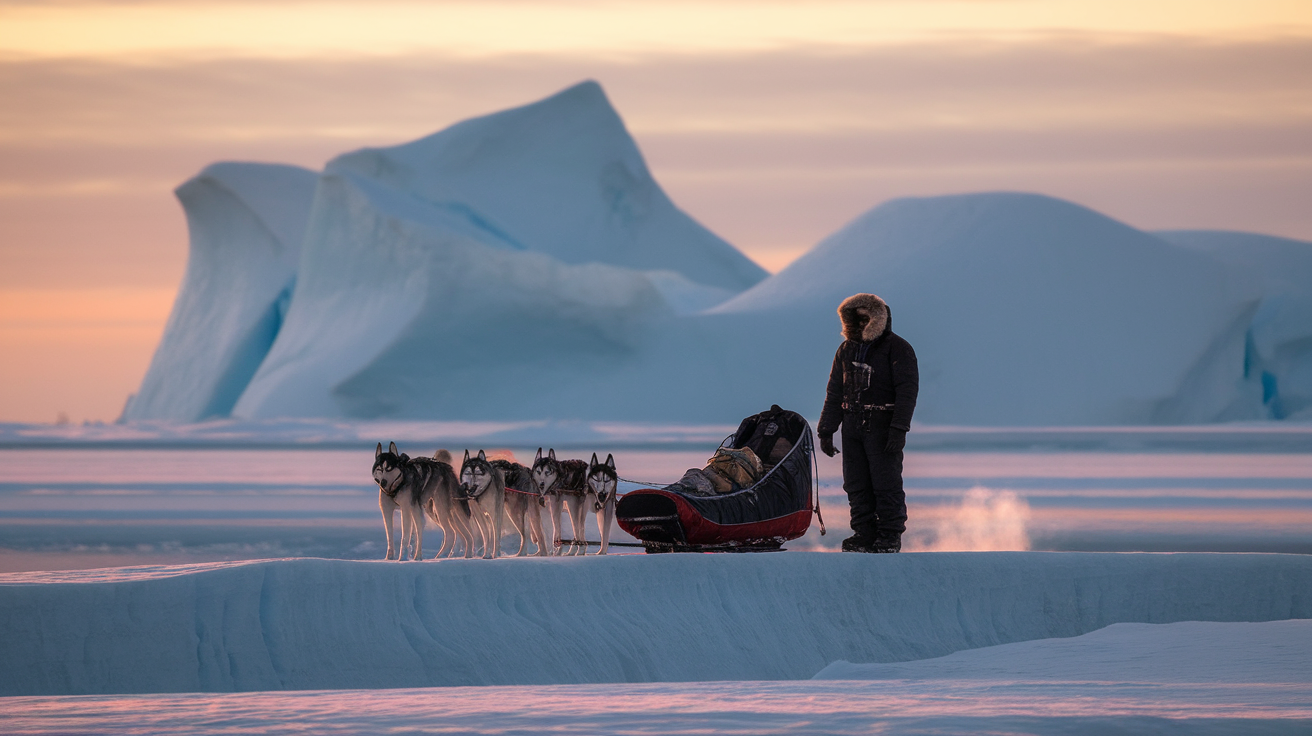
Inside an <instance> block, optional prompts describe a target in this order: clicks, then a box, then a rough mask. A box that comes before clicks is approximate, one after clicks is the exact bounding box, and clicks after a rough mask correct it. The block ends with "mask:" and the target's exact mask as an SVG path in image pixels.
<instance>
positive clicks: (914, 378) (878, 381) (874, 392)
mask: <svg viewBox="0 0 1312 736" xmlns="http://www.w3.org/2000/svg"><path fill="white" fill-rule="evenodd" d="M859 296H867V295H859ZM875 298H876V299H878V297H875ZM845 304H846V302H845ZM878 306H879V307H882V309H883V315H882V317H883V321H884V325H883V332H882V334H879V335H878V336H877V337H874V339H873V340H869V341H863V340H852V339H848V340H844V341H843V344H842V345H839V346H838V352H836V353H835V354H834V363H833V366H832V367H831V368H830V369H829V385H828V387H827V388H826V390H825V406H824V410H823V411H821V412H820V423H819V425H818V426H817V427H816V434H818V435H820V436H821V437H824V436H832V435H833V434H834V432H836V431H837V430H838V428H839V427H840V426H841V425H842V424H843V415H844V413H845V412H846V413H849V414H859V413H860V412H861V407H865V406H872V405H874V406H887V405H890V404H891V405H892V410H891V411H889V412H887V413H885V412H880V414H881V415H883V416H887V417H888V419H889V423H888V424H887V425H885V426H889V427H894V428H896V429H900V430H903V431H908V430H910V429H911V415H912V414H913V413H915V410H916V397H917V395H918V394H919V393H920V371H919V368H918V366H917V365H916V351H915V350H913V349H912V348H911V343H909V342H907V341H906V340H904V339H902V338H901V337H899V336H898V335H897V334H895V333H894V332H893V317H892V314H891V313H890V312H889V310H888V306H887V305H886V304H884V303H883V300H879V304H878ZM839 313H840V315H843V316H844V320H845V321H846V317H847V316H846V314H844V312H843V311H842V310H840V312H839ZM848 332H849V333H850V331H848ZM865 336H868V335H865ZM855 364H865V365H867V366H869V371H870V380H869V385H868V387H866V388H862V385H863V384H865V381H864V377H863V376H862V375H861V373H863V372H864V369H863V368H861V367H860V366H859V365H855ZM844 404H846V405H847V409H846V410H845V409H844ZM881 418H882V417H881ZM881 424H882V422H881Z"/></svg>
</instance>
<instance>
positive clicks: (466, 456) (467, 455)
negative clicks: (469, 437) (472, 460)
mask: <svg viewBox="0 0 1312 736" xmlns="http://www.w3.org/2000/svg"><path fill="white" fill-rule="evenodd" d="M465 462H469V448H465Z"/></svg>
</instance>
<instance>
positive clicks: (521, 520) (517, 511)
mask: <svg viewBox="0 0 1312 736" xmlns="http://www.w3.org/2000/svg"><path fill="white" fill-rule="evenodd" d="M525 511H526V509H525V508H524V496H522V495H521V494H518V493H512V492H511V491H506V515H507V516H509V517H510V525H511V526H513V527H515V531H516V532H517V533H518V534H519V551H517V552H515V556H516V557H523V556H524V555H525V554H527V552H528V520H527V519H526V518H525Z"/></svg>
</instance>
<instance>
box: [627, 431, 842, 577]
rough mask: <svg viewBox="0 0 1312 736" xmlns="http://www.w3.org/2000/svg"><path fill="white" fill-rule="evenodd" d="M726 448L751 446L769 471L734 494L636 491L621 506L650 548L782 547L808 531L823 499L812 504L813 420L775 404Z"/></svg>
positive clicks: (686, 488)
mask: <svg viewBox="0 0 1312 736" xmlns="http://www.w3.org/2000/svg"><path fill="white" fill-rule="evenodd" d="M720 448H721V449H729V450H741V449H743V448H750V449H751V450H752V453H754V454H755V456H756V457H758V458H760V460H761V461H762V463H763V464H764V466H765V473H764V475H763V476H761V477H760V479H759V480H756V481H755V482H754V483H752V484H751V485H750V486H748V487H745V488H738V489H736V490H731V491H729V492H728V493H710V494H707V493H705V492H704V491H699V490H698V489H697V488H694V487H693V486H692V485H690V484H689V483H686V482H680V483H676V484H674V485H669V486H665V487H664V488H642V489H639V490H636V491H630V492H629V493H626V494H624V496H623V497H622V498H621V499H620V502H619V505H618V506H617V507H616V509H615V521H616V522H618V523H619V525H620V528H621V529H623V530H624V531H626V532H628V533H629V534H631V535H633V536H634V537H636V538H637V539H639V540H641V541H642V543H643V546H644V547H646V550H647V552H648V553H653V552H715V551H722V552H748V551H753V552H754V551H768V550H777V549H779V547H780V546H781V545H782V544H783V543H784V542H786V541H788V540H790V539H796V538H798V537H800V536H802V535H803V534H805V533H806V530H807V529H809V528H810V526H811V514H813V513H814V514H817V515H818V514H819V513H820V505H819V499H818V497H815V498H814V503H813V496H814V493H815V491H816V486H815V485H813V483H812V478H813V476H812V471H813V468H814V467H815V466H814V464H813V458H814V452H815V449H814V445H813V442H812V435H811V426H810V425H809V424H807V422H806V420H805V419H803V418H802V415H800V414H798V413H796V412H791V411H786V410H784V409H781V408H779V407H778V406H777V405H776V406H772V407H771V408H770V410H769V411H765V412H761V413H760V414H756V415H753V416H750V417H747V418H746V419H744V420H743V421H742V423H741V424H739V425H738V430H737V431H736V432H734V433H733V434H731V435H729V436H728V437H726V438H725V440H724V441H723V442H721V443H720ZM690 475H692V474H691V473H690ZM688 477H689V476H687V475H685V476H684V478H685V480H686V479H687V478H688ZM820 529H821V533H822V534H823V533H824V520H823V519H821V521H820Z"/></svg>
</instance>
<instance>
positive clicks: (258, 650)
mask: <svg viewBox="0 0 1312 736" xmlns="http://www.w3.org/2000/svg"><path fill="white" fill-rule="evenodd" d="M1308 590H1312V557H1310V556H1306V555H1226V554H1172V555H1150V554H1097V553H1083V554H1081V553H1035V552H1013V553H935V554H903V555H835V554H827V553H804V552H787V553H778V554H772V555H611V556H607V557H596V556H593V557H578V558H542V559H505V560H501V561H493V562H488V561H484V560H446V561H441V562H421V563H404V564H402V563H395V562H392V563H387V562H351V561H345V560H314V559H300V560H274V561H264V562H248V563H213V564H207V565H194V566H187V567H177V568H135V569H134V568H120V569H112V570H88V571H80V572H60V573H13V574H8V575H0V694H3V695H35V694H52V695H53V694H76V693H130V692H200V691H211V692H212V691H250V690H313V689H321V688H379V687H419V686H433V685H513V684H561V683H583V682H598V683H599V682H657V681H687V680H777V679H804V678H808V677H811V676H813V675H815V674H816V673H817V672H819V671H820V670H821V669H822V668H824V667H825V666H827V665H829V664H830V663H832V662H836V661H838V660H844V661H848V662H902V661H909V660H919V659H926V658H930V657H940V656H944V655H947V654H950V653H952V652H956V651H960V650H964V649H974V648H978V647H987V646H993V645H998V644H1007V643H1012V642H1020V641H1029V640H1033V639H1047V638H1051V637H1071V636H1078V635H1080V634H1085V633H1088V632H1090V631H1094V630H1097V629H1101V628H1103V627H1105V626H1108V625H1111V624H1115V623H1127V622H1132V623H1173V622H1179V621H1275V620H1285V619H1291V618H1312V599H1310V598H1309V597H1308V595H1307V591H1308Z"/></svg>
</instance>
